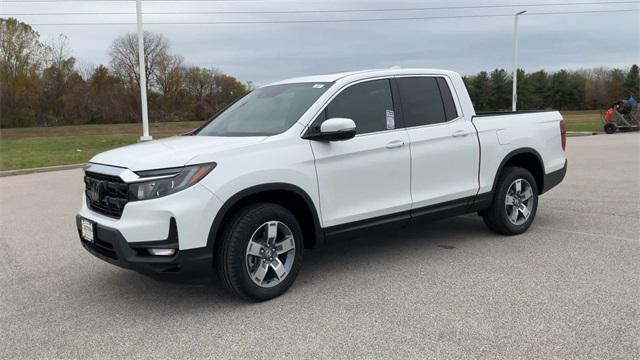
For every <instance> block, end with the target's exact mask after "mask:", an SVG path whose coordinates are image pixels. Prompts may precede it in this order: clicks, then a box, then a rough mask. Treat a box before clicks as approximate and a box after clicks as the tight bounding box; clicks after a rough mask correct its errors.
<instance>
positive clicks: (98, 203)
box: [84, 172, 129, 219]
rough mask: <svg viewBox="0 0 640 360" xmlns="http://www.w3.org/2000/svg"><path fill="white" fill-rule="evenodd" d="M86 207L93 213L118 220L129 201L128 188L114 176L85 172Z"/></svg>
mask: <svg viewBox="0 0 640 360" xmlns="http://www.w3.org/2000/svg"><path fill="white" fill-rule="evenodd" d="M84 184H85V196H86V198H87V205H88V206H89V208H90V209H91V210H93V211H95V212H98V213H101V214H104V215H107V216H111V217H114V218H118V219H119V218H120V216H122V210H123V209H124V206H125V205H126V204H127V201H129V186H128V185H127V184H125V183H124V182H123V181H122V179H120V178H119V177H116V176H109V175H103V174H97V173H92V172H86V173H85V176H84Z"/></svg>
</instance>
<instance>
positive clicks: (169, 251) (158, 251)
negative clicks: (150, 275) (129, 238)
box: [148, 249, 176, 256]
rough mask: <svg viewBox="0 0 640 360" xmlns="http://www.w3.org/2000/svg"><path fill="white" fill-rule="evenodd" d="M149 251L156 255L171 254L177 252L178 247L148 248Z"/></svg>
mask: <svg viewBox="0 0 640 360" xmlns="http://www.w3.org/2000/svg"><path fill="white" fill-rule="evenodd" d="M148 251H149V254H151V255H154V256H171V255H174V254H175V253H176V249H148Z"/></svg>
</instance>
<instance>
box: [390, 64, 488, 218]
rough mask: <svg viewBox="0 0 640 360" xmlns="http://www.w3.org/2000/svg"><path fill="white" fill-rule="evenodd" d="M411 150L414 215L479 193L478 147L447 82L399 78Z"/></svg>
mask: <svg viewBox="0 0 640 360" xmlns="http://www.w3.org/2000/svg"><path fill="white" fill-rule="evenodd" d="M395 83H396V86H397V89H398V92H399V94H400V98H401V103H402V116H403V121H404V124H405V126H406V128H407V130H406V131H407V133H408V135H409V141H410V144H411V145H410V147H411V196H412V199H413V205H412V209H413V210H414V211H417V212H418V213H419V211H420V210H424V209H425V207H428V206H431V205H437V204H442V203H445V202H449V201H454V202H455V200H460V199H468V198H469V197H471V196H475V194H476V193H477V191H478V166H479V146H478V139H477V136H476V135H475V129H474V127H473V124H471V122H470V121H468V120H467V119H465V118H464V116H463V114H462V111H461V107H460V105H459V103H458V101H457V97H456V96H454V95H455V94H453V93H452V91H451V89H453V87H452V84H450V82H449V80H448V79H447V78H446V77H444V76H409V77H397V78H396V79H395Z"/></svg>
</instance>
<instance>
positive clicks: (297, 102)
mask: <svg viewBox="0 0 640 360" xmlns="http://www.w3.org/2000/svg"><path fill="white" fill-rule="evenodd" d="M329 86H331V83H298V84H283V85H272V86H265V87H262V88H259V89H257V90H255V91H252V92H251V93H249V94H247V95H246V96H245V97H243V98H242V99H240V100H238V101H237V102H236V103H235V104H233V105H231V106H230V107H229V108H228V109H226V110H224V111H223V112H222V113H220V114H218V115H217V116H216V117H215V118H213V119H212V121H210V122H209V123H207V124H206V125H204V126H203V127H202V128H201V129H200V130H199V131H198V132H197V133H196V135H203V136H269V135H276V134H280V133H281V132H284V131H285V130H287V129H289V128H290V127H291V126H292V125H293V124H294V123H295V122H296V121H298V119H299V118H300V116H302V114H304V112H305V111H307V109H308V108H309V106H311V105H312V104H313V103H314V102H315V101H316V100H318V98H319V97H320V95H322V94H323V93H324V92H325V91H327V89H328V88H329Z"/></svg>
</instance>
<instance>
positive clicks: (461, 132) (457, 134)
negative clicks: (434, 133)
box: [451, 130, 469, 137]
mask: <svg viewBox="0 0 640 360" xmlns="http://www.w3.org/2000/svg"><path fill="white" fill-rule="evenodd" d="M467 135H469V133H468V132H467V130H458V131H454V132H453V134H451V136H453V137H460V136H467Z"/></svg>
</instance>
